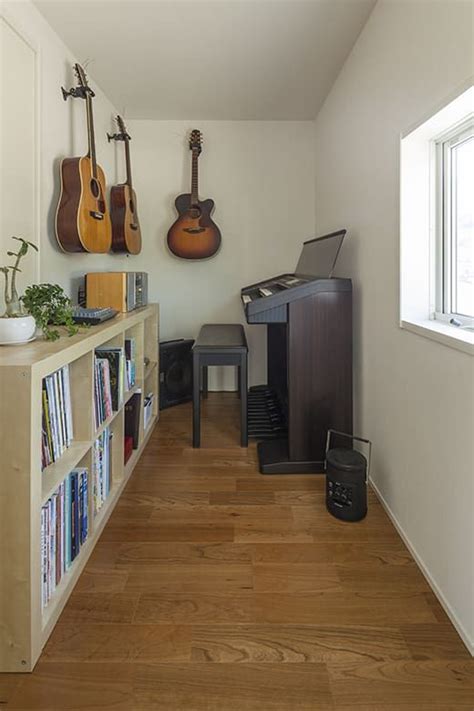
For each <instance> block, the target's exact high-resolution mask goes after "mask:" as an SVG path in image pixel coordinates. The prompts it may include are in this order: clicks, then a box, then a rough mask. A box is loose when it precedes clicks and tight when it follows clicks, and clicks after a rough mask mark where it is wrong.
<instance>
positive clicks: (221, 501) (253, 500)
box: [209, 491, 291, 506]
mask: <svg viewBox="0 0 474 711" xmlns="http://www.w3.org/2000/svg"><path fill="white" fill-rule="evenodd" d="M209 503H210V504H212V505H213V506H216V505H218V506H262V505H270V504H276V503H280V504H281V505H282V506H288V505H290V504H291V501H279V502H277V501H276V499H275V494H274V492H273V491H211V493H210V496H209Z"/></svg>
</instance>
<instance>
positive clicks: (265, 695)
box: [134, 663, 333, 711]
mask: <svg viewBox="0 0 474 711" xmlns="http://www.w3.org/2000/svg"><path fill="white" fill-rule="evenodd" d="M134 694H135V710H134V711H171V710H172V709H173V710H174V709H183V710H184V709H186V711H188V710H189V711H262V709H265V711H290V710H291V711H293V710H294V711H296V709H298V711H315V710H316V709H317V711H333V704H332V702H331V696H330V693H329V683H328V676H327V672H326V668H325V666H324V665H323V664H311V663H308V664H266V665H259V664H187V665H186V664H185V665H179V666H178V665H171V664H168V665H164V664H163V665H160V664H154V665H137V666H136V667H134Z"/></svg>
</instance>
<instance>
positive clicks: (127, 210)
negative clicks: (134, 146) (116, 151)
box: [107, 116, 142, 254]
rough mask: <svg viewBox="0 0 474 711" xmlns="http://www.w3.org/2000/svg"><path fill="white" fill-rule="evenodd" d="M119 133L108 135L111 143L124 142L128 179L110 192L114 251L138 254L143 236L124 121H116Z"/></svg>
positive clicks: (128, 140)
mask: <svg viewBox="0 0 474 711" xmlns="http://www.w3.org/2000/svg"><path fill="white" fill-rule="evenodd" d="M115 120H116V121H117V126H118V128H119V133H114V135H113V136H111V135H110V134H107V138H108V139H109V141H111V140H115V141H123V142H124V145H125V164H126V169H127V178H126V180H125V183H122V184H121V185H114V186H113V187H112V188H111V190H110V217H111V220H112V251H113V252H129V253H130V254H138V253H139V252H140V251H141V248H142V235H141V231H140V222H139V220H138V214H137V196H136V195H135V190H134V189H133V187H132V166H131V162H130V145H129V144H130V140H131V137H130V135H129V134H128V133H127V129H126V128H125V123H124V120H123V118H122V117H121V116H117V118H116V119H115Z"/></svg>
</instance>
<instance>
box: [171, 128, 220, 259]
mask: <svg viewBox="0 0 474 711" xmlns="http://www.w3.org/2000/svg"><path fill="white" fill-rule="evenodd" d="M189 148H190V150H191V153H192V167H191V193H185V194H183V195H179V196H178V197H177V198H176V200H175V206H176V210H177V211H178V214H179V217H178V219H177V220H176V222H175V223H174V224H173V225H172V227H171V229H170V230H169V232H168V238H167V240H168V247H169V249H170V250H171V252H172V253H173V254H175V255H176V256H177V257H182V258H183V259H206V258H208V257H212V256H213V255H214V254H215V253H216V252H217V251H218V249H219V247H220V244H221V233H220V231H219V228H218V227H217V225H216V223H215V222H214V221H213V220H212V217H211V215H212V212H213V210H214V201H213V200H199V193H198V159H199V155H200V153H201V150H202V134H201V132H200V131H198V130H196V129H195V130H194V131H191V136H190V138H189Z"/></svg>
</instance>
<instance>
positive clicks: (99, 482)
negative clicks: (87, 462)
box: [92, 427, 112, 514]
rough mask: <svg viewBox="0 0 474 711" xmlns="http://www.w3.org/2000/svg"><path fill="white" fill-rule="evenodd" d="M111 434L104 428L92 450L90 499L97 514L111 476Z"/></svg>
mask: <svg viewBox="0 0 474 711" xmlns="http://www.w3.org/2000/svg"><path fill="white" fill-rule="evenodd" d="M110 447H111V433H110V428H109V427H106V428H105V429H104V431H103V432H101V434H100V435H99V437H97V439H96V440H95V441H94V444H93V448H92V487H93V491H92V499H93V502H94V513H95V514H97V513H98V512H99V511H100V509H101V508H102V506H103V505H104V502H105V500H106V499H107V496H108V495H109V492H110V485H111V480H110V475H111V470H110V467H111V461H112V460H111V454H110Z"/></svg>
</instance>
